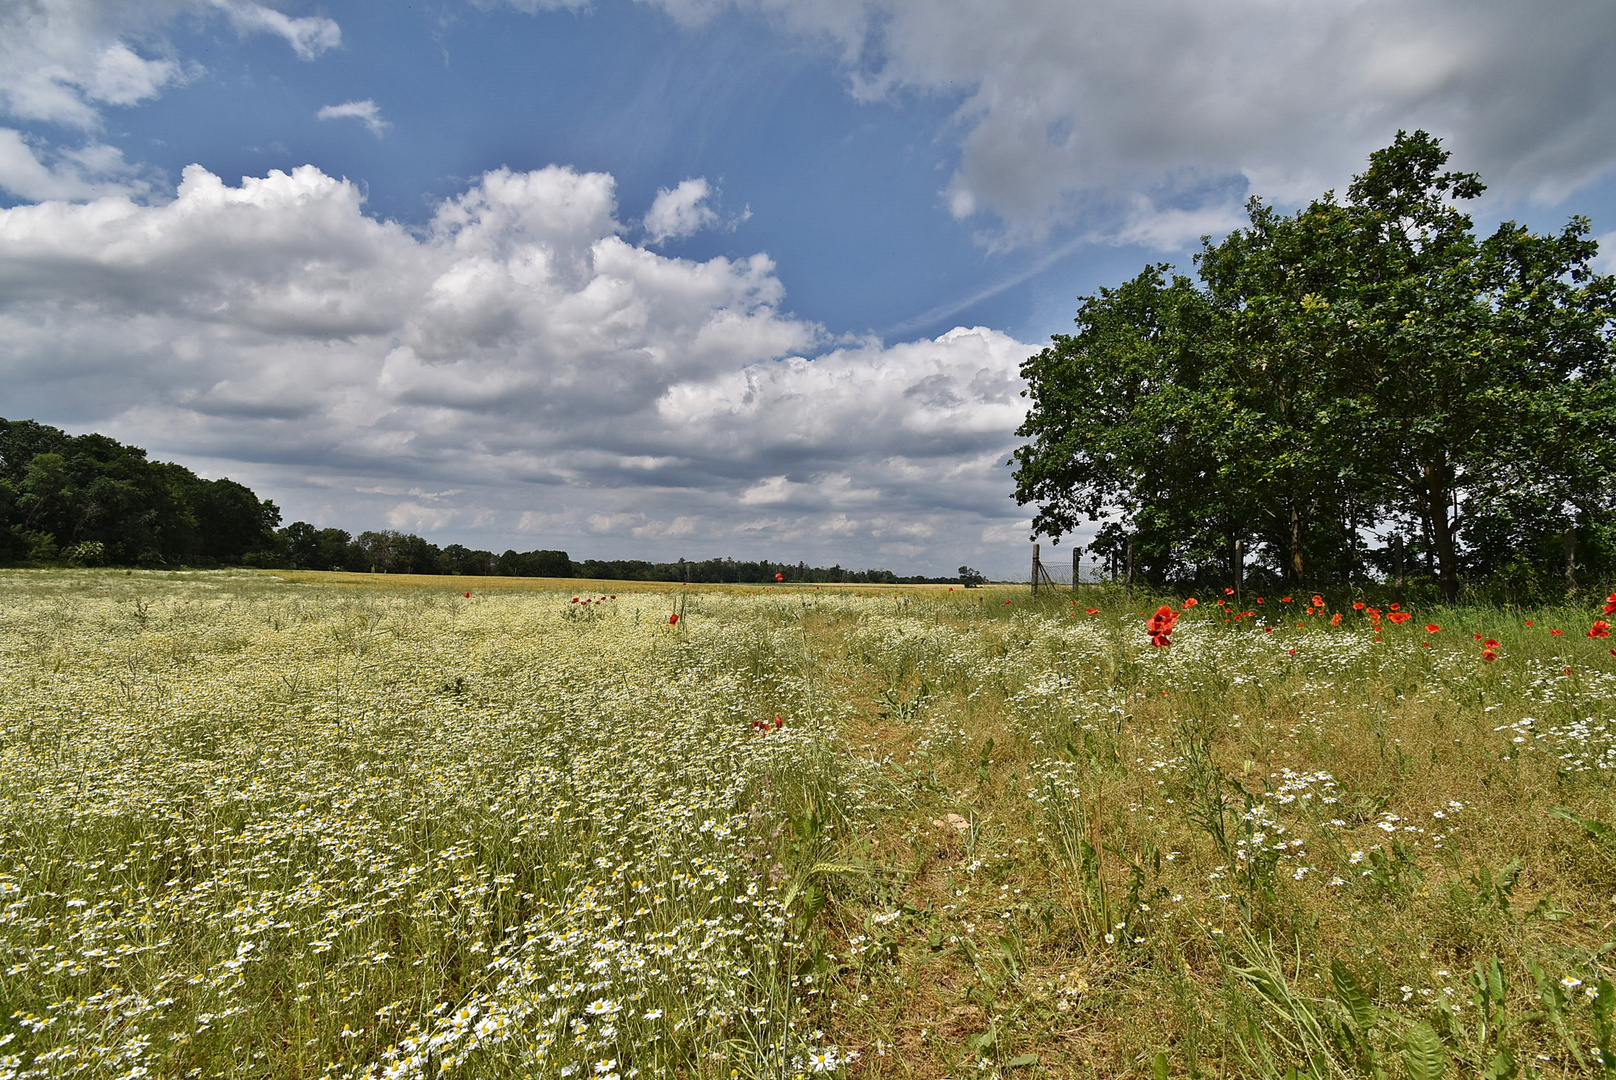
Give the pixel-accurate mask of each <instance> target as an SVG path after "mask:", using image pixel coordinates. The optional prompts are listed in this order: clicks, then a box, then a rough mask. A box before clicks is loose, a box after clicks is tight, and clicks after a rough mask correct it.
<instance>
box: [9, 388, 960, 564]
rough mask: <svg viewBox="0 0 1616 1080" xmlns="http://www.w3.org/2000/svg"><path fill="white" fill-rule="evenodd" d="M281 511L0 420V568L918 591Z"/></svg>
mask: <svg viewBox="0 0 1616 1080" xmlns="http://www.w3.org/2000/svg"><path fill="white" fill-rule="evenodd" d="M280 520H281V512H280V509H279V508H278V507H277V506H276V505H275V504H274V503H272V502H269V501H267V500H260V499H259V498H258V496H256V495H255V494H253V492H252V491H251V490H249V489H248V488H246V487H244V486H243V485H241V484H238V483H236V482H235V481H233V480H204V479H202V478H201V477H199V476H197V475H196V474H195V473H193V472H191V470H189V469H187V468H185V467H184V466H181V465H175V464H172V463H169V462H162V461H149V460H147V458H146V451H144V450H142V449H140V448H139V447H137V446H125V445H124V444H122V443H120V442H118V441H116V440H115V439H110V438H108V437H107V436H105V435H95V434H91V435H69V434H67V433H66V432H63V431H61V430H59V429H57V428H53V427H49V426H47V425H45V424H39V423H36V422H34V421H32V420H6V419H4V418H0V562H3V563H12V564H16V563H38V564H47V565H50V564H64V563H65V564H67V565H72V566H143V567H160V566H197V567H213V566H259V567H273V568H284V569H292V570H350V571H360V572H377V573H395V574H461V575H474V576H489V575H500V576H506V577H559V578H603V579H609V580H616V581H689V582H693V583H701V584H742V583H749V582H751V583H756V582H771V581H775V580H777V578H776V575H780V578H783V579H785V580H788V581H799V582H816V583H825V584H917V583H927V582H951V581H953V580H955V579H953V578H926V577H899V576H898V575H897V574H894V573H893V572H892V571H890V570H845V569H843V568H842V567H840V566H831V567H818V566H809V565H808V564H807V563H804V562H798V563H796V564H790V563H775V562H768V561H759V562H740V561H737V560H735V559H703V560H699V561H685V560H680V561H678V562H665V563H653V562H646V561H644V560H642V559H611V560H603V559H584V560H582V561H574V560H573V559H572V558H570V557H569V556H568V554H567V553H566V552H565V551H506V552H504V553H503V554H498V555H496V554H494V553H493V552H491V551H478V550H474V549H472V548H468V547H465V546H464V545H461V544H449V545H448V546H446V547H439V546H438V545H436V544H434V543H431V542H430V541H428V540H426V539H424V538H422V537H419V536H415V535H413V534H411V533H404V532H394V531H392V530H382V531H379V532H362V533H360V534H359V535H357V536H354V535H352V534H350V533H349V532H347V531H346V530H344V529H333V528H327V529H317V528H315V527H314V526H313V525H310V524H309V523H308V522H306V521H294V522H293V523H292V524H290V525H288V526H286V527H285V528H278V527H277V526H279V525H280Z"/></svg>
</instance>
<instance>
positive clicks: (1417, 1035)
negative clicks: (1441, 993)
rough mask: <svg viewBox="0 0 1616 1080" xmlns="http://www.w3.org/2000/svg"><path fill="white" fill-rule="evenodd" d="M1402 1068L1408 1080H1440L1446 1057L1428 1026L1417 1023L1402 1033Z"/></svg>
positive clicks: (1437, 1036) (1446, 1065)
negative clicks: (1406, 1073)
mask: <svg viewBox="0 0 1616 1080" xmlns="http://www.w3.org/2000/svg"><path fill="white" fill-rule="evenodd" d="M1403 1068H1404V1069H1405V1070H1406V1071H1407V1072H1408V1080H1442V1077H1443V1075H1444V1074H1445V1073H1446V1072H1447V1071H1448V1055H1447V1052H1446V1051H1445V1050H1444V1049H1443V1047H1442V1039H1441V1037H1440V1036H1439V1035H1437V1033H1436V1032H1435V1031H1434V1030H1432V1028H1431V1025H1430V1024H1426V1023H1419V1024H1415V1025H1414V1026H1413V1027H1411V1028H1409V1029H1408V1030H1407V1031H1405V1032H1404V1033H1403Z"/></svg>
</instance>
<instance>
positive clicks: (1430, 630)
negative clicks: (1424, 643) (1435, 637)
mask: <svg viewBox="0 0 1616 1080" xmlns="http://www.w3.org/2000/svg"><path fill="white" fill-rule="evenodd" d="M1440 629H1442V628H1441V627H1440V626H1438V625H1437V624H1436V623H1434V622H1428V623H1426V624H1425V632H1426V633H1427V634H1434V633H1436V632H1437V631H1438V630H1440Z"/></svg>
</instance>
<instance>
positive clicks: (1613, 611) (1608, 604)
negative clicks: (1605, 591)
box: [1599, 592, 1616, 615]
mask: <svg viewBox="0 0 1616 1080" xmlns="http://www.w3.org/2000/svg"><path fill="white" fill-rule="evenodd" d="M1599 614H1601V615H1616V592H1613V593H1611V594H1610V595H1609V596H1608V597H1606V598H1605V607H1604V610H1603V611H1601V612H1600V613H1599Z"/></svg>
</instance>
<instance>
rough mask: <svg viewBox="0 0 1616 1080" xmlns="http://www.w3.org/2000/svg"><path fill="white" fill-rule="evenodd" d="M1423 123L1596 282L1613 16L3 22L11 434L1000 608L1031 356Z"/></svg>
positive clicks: (1610, 144)
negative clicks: (874, 581) (911, 582)
mask: <svg viewBox="0 0 1616 1080" xmlns="http://www.w3.org/2000/svg"><path fill="white" fill-rule="evenodd" d="M1416 128H1423V129H1425V130H1427V131H1430V132H1431V133H1432V134H1434V135H1437V136H1438V137H1439V138H1441V139H1442V140H1443V143H1444V145H1445V146H1446V147H1447V148H1448V149H1450V150H1451V151H1452V153H1453V158H1452V160H1451V162H1450V167H1454V168H1459V169H1465V170H1472V171H1477V172H1479V173H1481V175H1482V177H1483V179H1484V181H1485V182H1486V183H1487V184H1488V185H1489V190H1488V192H1487V194H1486V195H1485V196H1484V198H1483V199H1482V200H1480V201H1479V202H1478V203H1477V204H1475V205H1474V207H1473V212H1474V214H1475V217H1476V219H1477V222H1478V227H1481V228H1488V227H1489V226H1490V225H1492V224H1496V223H1497V222H1499V221H1502V220H1518V221H1521V222H1523V223H1525V224H1528V225H1530V226H1531V227H1533V228H1536V229H1557V228H1559V227H1560V226H1561V225H1563V224H1564V222H1565V221H1566V219H1567V218H1568V217H1570V216H1571V215H1573V214H1580V215H1584V216H1587V217H1589V218H1590V219H1592V222H1593V232H1594V234H1595V235H1596V236H1601V237H1604V238H1606V239H1607V240H1608V241H1609V242H1608V243H1606V245H1605V249H1604V250H1603V251H1602V253H1601V257H1600V258H1601V267H1602V269H1605V270H1607V271H1610V270H1616V139H1613V138H1612V133H1613V132H1616V5H1612V4H1610V3H1609V0H1557V2H1555V0H1551V2H1544V3H1531V4H1529V3H1525V2H1521V0H1511V2H1504V0H1344V2H1341V3H1332V4H1325V3H1319V2H1316V0H1312V2H1308V0H431V2H425V3H401V2H397V0H395V2H393V3H387V4H378V3H374V2H368V3H358V2H353V3H350V2H343V0H332V2H327V3H316V2H302V0H285V2H279V3H256V2H253V0H142V2H140V3H137V4H131V3H127V2H124V3H113V2H107V0H0V416H5V417H7V418H9V419H23V418H31V419H35V420H39V421H41V422H43V423H48V424H53V425H56V426H58V427H61V428H64V429H66V430H68V431H71V432H75V433H78V432H86V431H100V432H103V433H105V434H108V435H111V436H113V437H115V438H118V439H121V440H123V441H126V442H131V443H134V444H136V445H139V446H143V447H145V448H146V449H147V450H148V451H149V453H150V455H151V456H152V457H153V458H156V459H159V460H169V461H178V462H180V463H182V464H185V465H187V466H189V467H191V468H193V469H195V470H196V471H197V472H199V473H201V474H202V475H204V476H209V477H220V476H229V477H230V478H232V479H235V480H238V481H240V482H242V483H245V484H247V485H249V486H250V487H252V488H253V489H254V490H255V491H256V492H257V493H258V494H259V495H260V496H261V497H264V498H268V499H272V500H273V501H274V502H275V503H276V504H277V505H278V506H279V507H280V508H281V510H282V512H283V517H284V520H285V521H286V522H290V521H293V520H305V521H310V522H312V523H314V524H316V525H318V526H322V527H323V526H338V527H341V528H345V529H348V530H349V531H351V532H355V533H357V532H359V531H362V530H365V529H381V528H392V529H400V530H403V531H408V532H415V533H419V534H421V535H423V536H426V537H428V538H429V539H431V540H433V541H434V542H436V543H439V544H448V543H463V544H466V545H468V546H471V547H482V548H487V549H490V550H493V551H502V550H505V549H506V548H516V549H518V550H531V549H535V548H547V549H563V550H566V551H568V552H569V553H570V554H571V555H572V556H573V557H574V558H575V559H578V558H589V557H594V558H643V559H651V560H655V561H671V560H674V559H677V558H680V557H685V558H708V557H718V556H726V555H727V556H733V557H735V558H741V559H758V558H767V559H771V560H780V561H789V562H796V561H797V560H799V559H802V560H806V561H808V562H810V563H814V564H817V565H830V564H833V563H838V564H840V565H843V566H848V567H855V568H864V567H871V566H877V567H886V568H890V569H894V570H897V571H898V572H900V573H924V574H951V573H953V572H954V570H955V569H956V568H957V567H958V566H960V565H961V564H962V563H964V564H969V565H971V566H973V567H976V568H977V569H979V570H981V571H983V572H984V573H986V574H988V575H989V576H991V577H1013V576H1015V575H1017V574H1020V575H1023V576H1024V575H1025V573H1026V567H1027V564H1028V561H1029V560H1028V556H1029V552H1028V540H1029V533H1028V527H1029V521H1030V518H1031V508H1030V507H1021V506H1018V505H1017V504H1016V503H1015V501H1014V498H1013V492H1014V482H1013V480H1012V477H1011V474H1012V470H1011V469H1010V468H1009V467H1008V466H1007V462H1008V459H1009V455H1010V453H1011V452H1012V451H1013V449H1014V447H1015V446H1016V444H1017V440H1016V437H1015V430H1016V428H1017V426H1018V425H1019V423H1020V422H1021V419H1022V417H1023V416H1024V415H1025V410H1026V404H1027V403H1026V400H1025V399H1024V398H1023V397H1022V396H1021V392H1022V390H1023V389H1024V383H1023V382H1022V380H1021V379H1020V376H1019V368H1020V364H1021V363H1022V361H1023V360H1025V359H1026V358H1027V357H1028V356H1029V355H1031V354H1033V353H1035V352H1037V351H1038V350H1039V349H1041V348H1043V347H1044V346H1046V345H1047V344H1048V343H1049V339H1050V335H1052V334H1058V333H1064V332H1066V331H1068V330H1069V329H1070V328H1071V325H1072V318H1073V316H1074V314H1075V312H1076V310H1077V306H1078V303H1079V297H1081V296H1083V295H1088V294H1092V293H1093V292H1095V291H1096V290H1097V289H1099V288H1101V287H1103V286H1107V285H1115V284H1119V283H1120V282H1122V281H1124V280H1126V279H1127V278H1130V277H1132V276H1133V275H1134V274H1136V273H1137V272H1138V271H1139V270H1140V269H1141V268H1143V267H1144V266H1145V265H1146V264H1149V263H1155V262H1170V263H1173V264H1175V265H1177V266H1179V267H1181V268H1184V269H1186V270H1187V269H1189V268H1190V267H1191V266H1192V257H1193V254H1194V251H1195V250H1196V249H1197V247H1198V246H1199V238H1200V237H1201V236H1203V235H1212V236H1214V237H1217V236H1221V235H1223V234H1225V233H1227V232H1228V231H1229V230H1230V229H1232V228H1236V227H1238V226H1239V225H1240V224H1241V223H1242V222H1243V220H1244V210H1243V207H1244V205H1245V203H1246V201H1247V199H1249V198H1251V197H1253V196H1256V197H1259V198H1261V199H1263V200H1264V201H1266V202H1269V203H1272V204H1275V205H1278V206H1280V207H1282V208H1290V207H1294V206H1297V205H1301V204H1305V203H1306V202H1307V201H1308V200H1309V199H1311V198H1314V197H1316V196H1318V195H1320V194H1322V193H1323V192H1324V191H1326V190H1331V189H1334V190H1338V191H1344V189H1345V188H1346V186H1347V184H1348V183H1350V181H1351V177H1352V176H1353V174H1354V173H1355V172H1358V171H1361V170H1362V168H1363V167H1364V165H1365V162H1366V160H1367V157H1368V155H1369V153H1370V152H1371V151H1373V150H1375V149H1377V148H1379V147H1382V146H1385V145H1388V144H1389V143H1390V142H1391V141H1392V139H1393V138H1394V137H1395V135H1396V133H1397V131H1398V130H1399V129H1407V130H1414V129H1416ZM1085 539H1086V537H1085V536H1083V535H1081V534H1080V535H1078V536H1077V537H1072V538H1068V539H1067V541H1066V542H1067V544H1070V543H1072V542H1073V541H1074V540H1075V541H1076V542H1078V543H1082V542H1083V541H1084V540H1085ZM1046 544H1047V541H1046ZM1065 551H1066V548H1065V547H1063V548H1061V549H1060V553H1059V554H1055V553H1052V552H1051V551H1050V550H1049V549H1048V547H1047V546H1046V548H1045V556H1046V559H1048V560H1049V561H1052V562H1056V563H1059V564H1065V565H1069V563H1067V562H1066V560H1067V559H1068V558H1069V556H1067V555H1066V554H1065ZM1052 555H1053V558H1051V556H1052Z"/></svg>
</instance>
